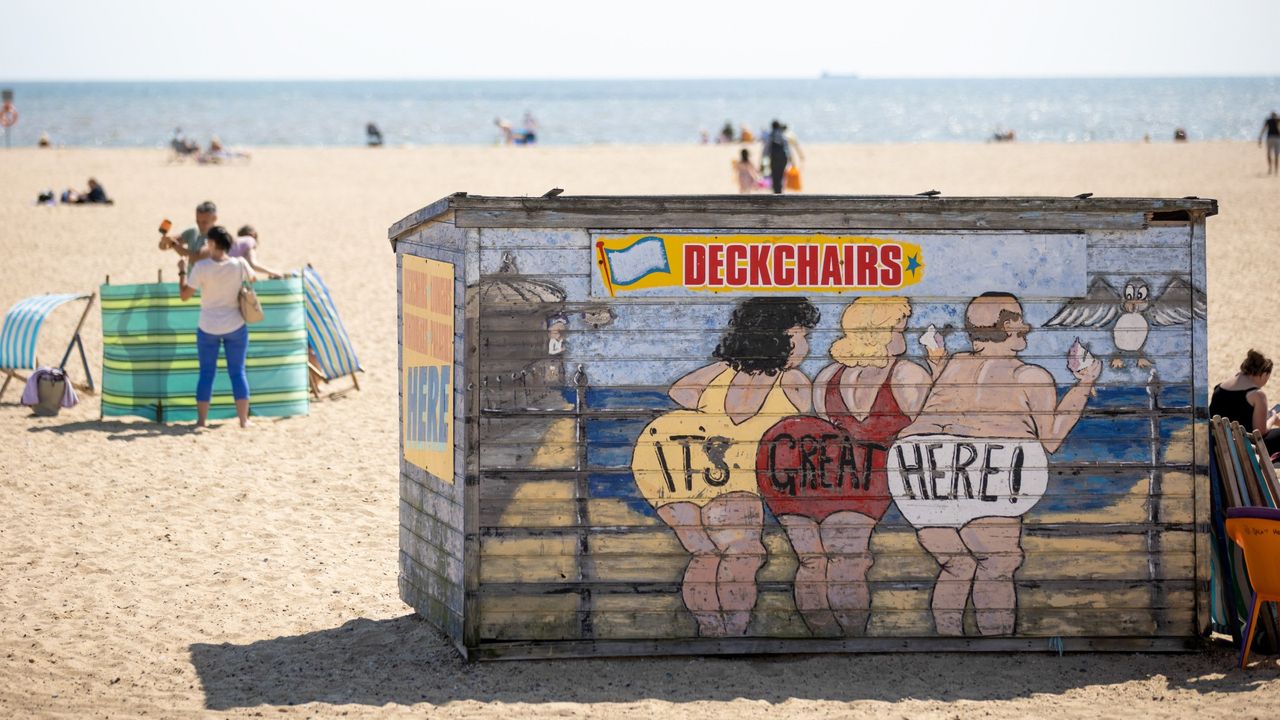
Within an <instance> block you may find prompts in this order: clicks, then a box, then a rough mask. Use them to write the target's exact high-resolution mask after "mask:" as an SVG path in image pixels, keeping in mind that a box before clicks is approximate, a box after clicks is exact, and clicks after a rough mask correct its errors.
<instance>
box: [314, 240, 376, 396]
mask: <svg viewBox="0 0 1280 720" xmlns="http://www.w3.org/2000/svg"><path fill="white" fill-rule="evenodd" d="M302 287H303V289H304V291H305V293H306V303H307V350H308V352H309V356H308V359H307V369H308V370H309V371H310V379H311V394H312V395H313V396H315V397H317V398H319V397H320V383H322V382H323V383H327V382H330V381H332V380H336V379H338V378H341V377H350V378H351V387H348V388H344V389H342V390H338V391H335V392H331V393H329V397H338V396H340V395H344V394H346V393H348V392H351V391H352V390H359V389H360V381H359V380H357V379H356V373H357V372H363V371H364V370H363V368H361V367H360V360H359V359H358V358H356V352H355V350H354V349H353V348H352V347H351V338H349V337H347V329H346V327H344V326H343V324H342V318H341V317H339V316H338V308H337V307H336V306H334V304H333V297H332V296H330V295H329V288H328V287H326V286H325V284H324V280H322V279H320V273H318V272H316V271H315V268H313V267H311V265H307V266H306V267H305V268H303V269H302Z"/></svg>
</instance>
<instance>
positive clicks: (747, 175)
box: [733, 148, 760, 193]
mask: <svg viewBox="0 0 1280 720" xmlns="http://www.w3.org/2000/svg"><path fill="white" fill-rule="evenodd" d="M733 172H734V175H735V176H736V177H737V179H738V192H740V193H749V192H751V191H752V190H755V189H756V188H757V187H759V185H760V173H758V172H756V168H755V166H754V165H752V164H751V151H750V150H748V149H746V148H742V154H741V156H740V157H739V159H738V160H737V161H736V162H734V163H733Z"/></svg>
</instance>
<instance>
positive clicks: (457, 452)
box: [396, 217, 478, 656]
mask: <svg viewBox="0 0 1280 720" xmlns="http://www.w3.org/2000/svg"><path fill="white" fill-rule="evenodd" d="M448 220H449V218H447V217H446V218H443V219H438V220H437V221H435V222H432V223H430V224H427V225H421V224H420V225H419V227H418V229H417V231H416V232H413V233H410V234H407V235H405V236H403V237H401V238H399V239H398V242H397V250H398V254H397V258H396V259H397V263H396V270H397V272H396V283H397V303H396V305H397V308H398V310H399V313H400V322H398V323H397V326H398V341H399V343H400V345H401V346H403V345H404V322H403V320H404V312H403V308H404V305H403V295H404V286H403V273H402V272H401V266H402V264H403V258H404V256H405V255H411V256H414V257H423V258H429V259H432V260H437V261H441V262H445V263H449V264H451V265H453V266H454V299H453V307H454V331H455V332H454V341H453V352H454V362H453V377H454V379H455V380H456V382H454V383H453V387H452V389H451V395H452V398H453V399H452V405H453V408H454V425H453V445H454V453H453V457H454V468H453V472H452V474H451V476H450V477H447V478H440V477H436V476H434V475H432V474H431V473H429V472H427V471H425V470H424V469H423V468H421V467H418V466H417V465H415V464H413V463H411V462H409V461H408V460H407V459H406V458H405V455H404V452H403V448H404V426H403V423H397V425H398V426H400V428H401V430H400V434H401V437H400V447H401V454H400V553H399V568H400V572H399V579H398V584H399V589H400V598H401V599H402V600H403V601H404V602H405V603H406V604H408V605H409V606H411V607H412V608H413V609H414V610H415V612H417V613H418V614H419V615H421V616H422V617H424V618H426V619H427V620H429V621H430V622H431V623H432V624H434V625H435V626H436V627H439V628H441V630H443V631H444V632H445V634H446V635H448V636H449V637H450V638H451V639H452V640H453V642H454V644H455V646H456V647H457V648H458V650H459V651H460V652H461V653H462V654H463V655H464V656H465V655H466V654H467V653H468V652H469V650H468V645H467V643H466V641H465V637H464V636H465V634H466V633H465V627H466V625H467V623H468V622H471V621H472V619H473V618H472V617H471V615H473V614H474V613H470V614H469V613H468V612H467V610H466V583H467V582H468V581H472V582H474V579H475V572H474V569H473V570H472V572H470V573H468V572H467V567H466V566H467V560H468V558H470V559H471V562H472V563H473V564H474V563H475V560H476V558H477V556H478V554H477V553H476V552H474V551H473V552H468V548H467V543H466V532H467V527H468V523H472V524H474V522H475V519H476V518H477V517H478V513H476V512H475V510H474V509H473V510H472V512H471V513H467V512H466V507H467V505H466V502H467V498H466V494H467V484H466V482H465V478H466V477H467V475H466V456H467V448H468V447H469V445H468V442H467V439H468V435H467V423H468V415H467V411H466V408H467V403H466V391H465V385H464V383H463V382H461V381H460V380H459V379H461V378H465V377H466V372H465V367H464V363H465V361H466V358H467V353H466V346H465V343H466V335H465V332H464V328H465V327H466V323H465V317H464V314H463V309H464V306H465V296H466V275H465V269H464V260H465V257H466V243H467V240H468V236H470V235H472V233H469V232H468V231H466V230H460V229H458V228H455V227H454V226H453V224H452V223H451V222H448ZM472 239H474V238H472ZM403 373H404V356H403V354H401V355H400V362H399V366H398V375H399V376H400V377H403ZM404 392H405V389H404V385H403V382H401V383H400V407H401V412H403V408H404V403H405V397H404ZM472 487H473V488H474V485H473V486H472ZM473 645H474V643H473Z"/></svg>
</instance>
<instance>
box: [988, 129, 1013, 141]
mask: <svg viewBox="0 0 1280 720" xmlns="http://www.w3.org/2000/svg"><path fill="white" fill-rule="evenodd" d="M1017 137H1018V136H1017V135H1016V134H1015V133H1014V132H1013V131H1012V130H1004V131H1000V130H997V131H996V132H995V134H994V135H992V136H991V139H992V140H995V141H996V142H1013V141H1014V140H1015V139H1017Z"/></svg>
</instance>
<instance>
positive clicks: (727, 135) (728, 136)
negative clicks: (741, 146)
mask: <svg viewBox="0 0 1280 720" xmlns="http://www.w3.org/2000/svg"><path fill="white" fill-rule="evenodd" d="M716 142H717V143H731V142H733V123H731V122H729V121H728V120H725V121H724V127H722V128H720V137H718V138H716Z"/></svg>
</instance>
